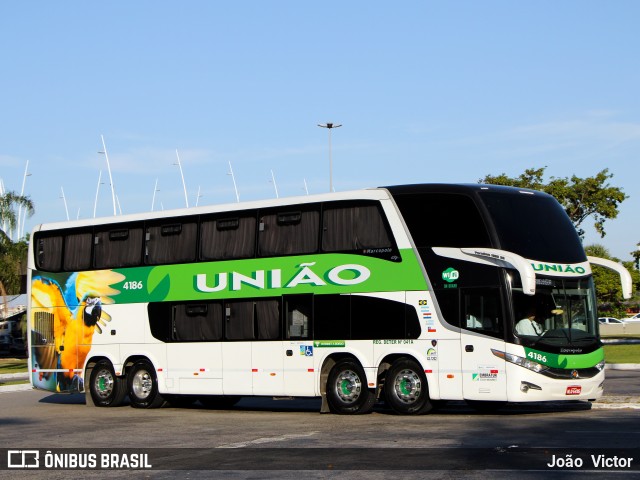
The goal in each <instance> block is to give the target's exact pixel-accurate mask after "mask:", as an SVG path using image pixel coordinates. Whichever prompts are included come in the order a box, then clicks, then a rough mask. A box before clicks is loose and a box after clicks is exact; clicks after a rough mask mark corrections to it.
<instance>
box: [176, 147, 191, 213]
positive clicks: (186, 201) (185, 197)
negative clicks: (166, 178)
mask: <svg viewBox="0 0 640 480" xmlns="http://www.w3.org/2000/svg"><path fill="white" fill-rule="evenodd" d="M176 157H177V158H178V163H174V165H178V167H179V168H180V176H181V177H182V188H183V189H184V203H185V205H186V206H187V208H189V198H188V197H187V184H186V183H185V182H184V173H182V163H181V162H180V155H178V149H177V148H176Z"/></svg>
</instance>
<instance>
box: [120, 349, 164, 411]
mask: <svg viewBox="0 0 640 480" xmlns="http://www.w3.org/2000/svg"><path fill="white" fill-rule="evenodd" d="M127 380H128V381H127V386H128V390H129V400H130V401H131V406H132V407H134V408H158V407H161V406H162V405H163V404H164V398H162V395H160V393H159V392H158V376H157V375H156V371H155V369H154V368H153V365H151V363H150V362H149V361H148V360H139V361H137V362H136V363H135V364H134V365H133V367H132V368H131V371H130V372H129V374H128V375H127Z"/></svg>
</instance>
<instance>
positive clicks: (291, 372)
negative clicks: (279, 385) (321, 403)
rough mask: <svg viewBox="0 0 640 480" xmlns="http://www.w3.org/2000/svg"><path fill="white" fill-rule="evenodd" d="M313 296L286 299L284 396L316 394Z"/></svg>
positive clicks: (296, 296) (287, 297)
mask: <svg viewBox="0 0 640 480" xmlns="http://www.w3.org/2000/svg"><path fill="white" fill-rule="evenodd" d="M312 302H313V296H312V295H287V296H285V297H284V341H283V342H282V350H283V352H282V355H283V358H284V387H285V388H284V394H285V395H290V396H296V395H297V396H313V395H315V383H314V379H315V372H314V368H313V363H314V348H313V341H312V337H311V334H312V329H311V321H312V306H313V304H312Z"/></svg>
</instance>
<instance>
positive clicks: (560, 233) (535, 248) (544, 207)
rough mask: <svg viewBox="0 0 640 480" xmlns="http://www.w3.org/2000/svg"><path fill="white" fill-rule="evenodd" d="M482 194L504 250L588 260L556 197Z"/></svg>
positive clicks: (561, 259) (550, 259) (554, 259)
mask: <svg viewBox="0 0 640 480" xmlns="http://www.w3.org/2000/svg"><path fill="white" fill-rule="evenodd" d="M481 197H482V199H483V200H484V202H485V204H486V206H487V209H488V210H489V213H490V214H491V218H492V220H493V223H494V225H495V227H496V231H497V232H498V237H499V238H500V245H501V247H500V248H502V249H503V250H509V251H512V252H517V253H518V255H521V256H523V257H525V258H530V259H534V260H545V261H547V262H558V263H580V262H584V261H586V260H587V259H586V256H585V254H584V250H583V248H582V243H581V242H580V238H579V237H578V234H577V232H576V229H575V227H574V226H573V224H572V223H571V220H570V219H569V217H568V216H567V214H566V212H565V211H564V209H563V208H562V206H560V204H559V203H558V202H557V201H556V200H555V199H554V198H553V197H551V196H548V195H543V194H529V193H512V194H504V193H500V192H491V191H487V192H483V193H481ZM559 240H561V241H559Z"/></svg>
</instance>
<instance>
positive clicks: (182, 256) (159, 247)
mask: <svg viewBox="0 0 640 480" xmlns="http://www.w3.org/2000/svg"><path fill="white" fill-rule="evenodd" d="M197 232H198V224H197V223H196V222H188V223H181V222H175V223H161V224H157V225H149V226H147V228H146V237H145V239H146V249H145V254H146V263H147V264H148V265H158V264H162V263H180V262H193V261H194V260H195V259H196V241H197Z"/></svg>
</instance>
